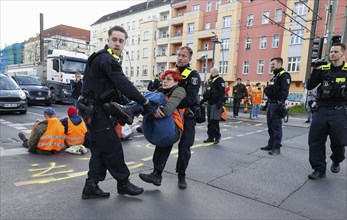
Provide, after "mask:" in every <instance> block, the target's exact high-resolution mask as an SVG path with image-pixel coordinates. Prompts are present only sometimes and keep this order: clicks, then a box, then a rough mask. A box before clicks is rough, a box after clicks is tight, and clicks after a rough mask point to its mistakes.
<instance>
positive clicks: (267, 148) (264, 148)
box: [260, 146, 273, 151]
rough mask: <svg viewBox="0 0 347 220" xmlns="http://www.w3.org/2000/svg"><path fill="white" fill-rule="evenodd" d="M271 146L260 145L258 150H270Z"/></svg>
mask: <svg viewBox="0 0 347 220" xmlns="http://www.w3.org/2000/svg"><path fill="white" fill-rule="evenodd" d="M272 149H273V148H272V147H270V146H265V147H261V148H260V150H267V151H271V150H272Z"/></svg>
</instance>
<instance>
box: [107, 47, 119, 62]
mask: <svg viewBox="0 0 347 220" xmlns="http://www.w3.org/2000/svg"><path fill="white" fill-rule="evenodd" d="M107 52H108V53H109V54H111V55H112V56H113V57H114V58H115V59H116V60H117V61H118V62H119V60H120V58H119V56H117V54H115V53H113V51H112V49H111V48H108V49H107Z"/></svg>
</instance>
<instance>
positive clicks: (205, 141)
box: [204, 138, 214, 143]
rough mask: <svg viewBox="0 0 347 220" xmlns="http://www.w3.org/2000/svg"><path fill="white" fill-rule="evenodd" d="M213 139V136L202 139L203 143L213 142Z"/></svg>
mask: <svg viewBox="0 0 347 220" xmlns="http://www.w3.org/2000/svg"><path fill="white" fill-rule="evenodd" d="M213 142H214V140H213V138H207V139H206V140H204V143H213Z"/></svg>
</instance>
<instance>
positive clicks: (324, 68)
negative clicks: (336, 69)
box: [322, 63, 331, 70]
mask: <svg viewBox="0 0 347 220" xmlns="http://www.w3.org/2000/svg"><path fill="white" fill-rule="evenodd" d="M330 66H331V64H330V63H328V64H326V65H322V70H330Z"/></svg>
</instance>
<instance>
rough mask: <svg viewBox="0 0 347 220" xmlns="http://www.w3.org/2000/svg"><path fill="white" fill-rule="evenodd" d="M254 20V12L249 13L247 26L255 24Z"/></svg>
mask: <svg viewBox="0 0 347 220" xmlns="http://www.w3.org/2000/svg"><path fill="white" fill-rule="evenodd" d="M253 21H254V15H253V14H249V15H248V16H247V24H246V26H247V27H251V26H253Z"/></svg>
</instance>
